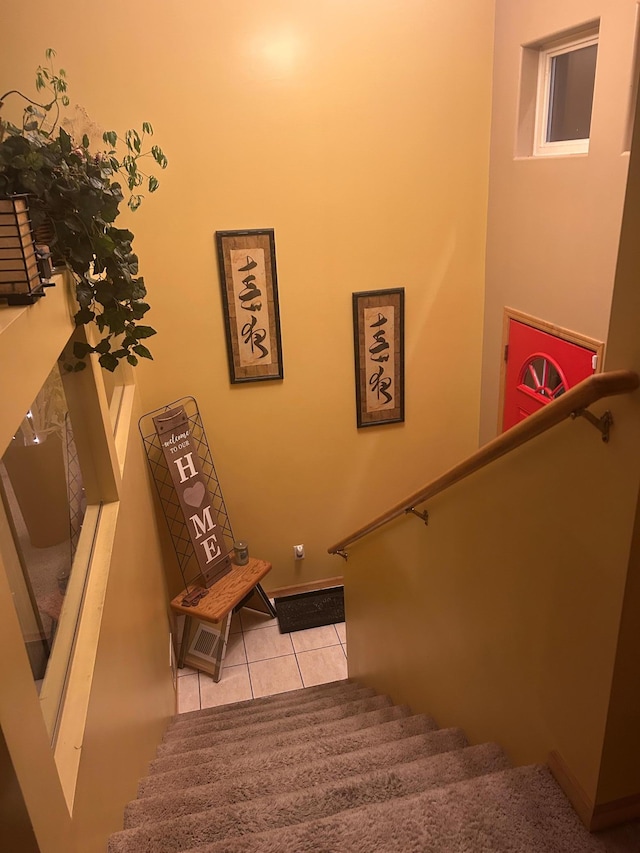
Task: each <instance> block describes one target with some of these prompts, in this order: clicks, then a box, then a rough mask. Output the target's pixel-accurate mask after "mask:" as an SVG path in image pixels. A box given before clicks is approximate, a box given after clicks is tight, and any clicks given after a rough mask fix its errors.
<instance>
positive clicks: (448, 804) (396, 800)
mask: <svg viewBox="0 0 640 853" xmlns="http://www.w3.org/2000/svg"><path fill="white" fill-rule="evenodd" d="M241 851H242V853H333V852H334V851H335V853H352V852H353V853H373V852H374V851H380V853H395V851H398V853H423V851H425V853H426V852H427V851H433V853H485V851H486V853H488V852H489V851H496V853H498V851H499V853H640V823H633V824H628V825H627V826H625V827H621V828H620V829H618V830H615V831H611V832H607V833H601V834H599V835H590V834H589V833H588V832H587V831H586V830H585V829H584V827H583V826H582V824H581V823H580V821H579V820H578V818H577V816H576V815H575V813H574V812H573V810H572V808H571V806H570V805H569V803H568V802H567V800H566V799H565V797H564V795H563V794H562V792H561V791H560V789H559V788H558V786H557V785H556V783H555V781H554V780H553V778H552V777H551V775H550V773H549V771H548V770H547V769H546V768H545V767H541V766H531V767H519V768H511V767H510V766H509V762H508V761H507V759H506V757H505V756H504V754H503V753H502V751H501V749H500V748H499V747H498V746H497V745H496V744H480V745H477V746H469V745H468V743H467V741H466V739H465V737H464V734H463V733H462V732H461V731H460V730H459V729H438V728H437V726H436V725H435V723H434V721H433V720H432V719H431V718H429V717H427V716H425V715H422V714H418V715H412V714H411V712H410V710H409V709H408V708H407V707H405V706H394V705H393V703H392V702H391V701H390V700H389V699H388V698H387V697H385V696H377V695H376V694H375V692H374V691H373V690H370V689H367V688H362V687H360V686H359V685H358V684H356V683H353V682H351V681H342V682H336V683H334V684H327V685H320V686H318V687H312V688H307V689H304V690H296V691H293V692H291V693H282V694H278V695H276V696H270V697H265V698H262V699H256V700H251V701H248V702H238V703H236V704H234V705H226V706H222V707H219V708H210V709H207V710H204V711H195V712H192V713H189V714H182V715H180V716H178V717H176V718H175V719H174V721H173V722H172V723H171V725H170V726H169V728H168V730H167V732H166V734H165V737H164V740H163V743H162V744H161V745H160V747H159V749H158V757H157V758H156V760H155V761H153V762H152V764H151V767H150V770H149V775H148V776H147V777H145V779H143V780H142V781H141V782H140V786H139V790H138V799H137V800H135V801H133V802H131V803H129V805H128V806H127V809H126V813H125V828H124V830H122V831H121V832H117V833H115V834H114V835H113V836H112V837H111V839H110V840H109V848H108V853H241Z"/></svg>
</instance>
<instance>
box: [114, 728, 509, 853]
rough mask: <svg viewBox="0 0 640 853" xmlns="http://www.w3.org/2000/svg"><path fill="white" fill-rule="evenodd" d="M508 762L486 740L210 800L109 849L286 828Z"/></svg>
mask: <svg viewBox="0 0 640 853" xmlns="http://www.w3.org/2000/svg"><path fill="white" fill-rule="evenodd" d="M508 766H509V763H508V761H507V759H506V757H505V755H504V753H503V752H502V750H501V749H500V748H499V747H498V746H497V745H495V744H482V745H480V746H473V747H468V748H466V749H459V750H455V751H453V752H447V753H442V754H439V755H436V756H431V757H427V758H420V759H417V760H415V761H411V762H407V763H404V764H398V765H396V766H394V767H392V768H391V769H385V770H373V771H369V772H365V773H362V774H360V775H357V776H352V777H349V778H348V779H346V780H337V781H336V780H332V781H330V782H325V783H324V784H322V785H314V786H312V787H307V788H304V789H302V790H295V791H293V792H289V793H280V794H276V795H271V796H265V797H261V798H258V799H255V800H252V801H251V802H248V803H238V804H235V805H223V804H219V803H216V802H211V801H210V802H209V804H208V805H209V806H210V808H208V809H207V810H206V811H201V812H196V813H191V814H185V815H183V816H182V817H175V815H174V813H173V812H172V811H171V809H170V810H169V812H168V814H167V815H165V819H159V820H157V821H156V822H154V823H147V824H143V825H142V826H140V827H137V828H136V829H128V830H125V831H123V832H120V833H118V834H116V835H114V836H112V838H111V840H110V843H109V853H175V851H179V850H184V849H186V848H189V847H196V846H197V845H202V844H205V843H209V842H212V841H218V840H222V839H224V838H231V837H234V836H239V835H245V834H248V833H256V832H261V831H265V830H274V829H277V828H284V827H288V826H291V825H293V824H297V823H302V822H305V821H309V820H314V819H318V818H322V817H328V816H329V815H337V814H339V813H341V812H343V811H345V810H347V809H356V808H360V807H362V806H369V805H372V804H374V803H383V802H386V801H387V800H390V799H392V798H394V797H404V796H408V795H410V794H415V793H417V792H421V791H425V790H428V789H429V788H433V787H434V786H439V785H446V784H450V783H452V782H457V781H460V780H462V779H470V778H472V777H475V776H478V775H480V774H483V773H495V772H498V771H501V770H504V769H505V768H506V767H508Z"/></svg>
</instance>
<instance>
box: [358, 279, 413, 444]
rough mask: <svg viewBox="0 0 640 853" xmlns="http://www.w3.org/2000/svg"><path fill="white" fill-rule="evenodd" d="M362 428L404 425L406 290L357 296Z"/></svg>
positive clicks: (391, 290)
mask: <svg viewBox="0 0 640 853" xmlns="http://www.w3.org/2000/svg"><path fill="white" fill-rule="evenodd" d="M353 332H354V346H355V366H356V409H357V424H358V427H365V426H374V425H377V424H387V423H397V422H399V421H404V288H394V289H390V290H369V291H365V292H361V293H354V294H353Z"/></svg>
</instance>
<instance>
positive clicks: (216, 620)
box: [171, 557, 276, 681]
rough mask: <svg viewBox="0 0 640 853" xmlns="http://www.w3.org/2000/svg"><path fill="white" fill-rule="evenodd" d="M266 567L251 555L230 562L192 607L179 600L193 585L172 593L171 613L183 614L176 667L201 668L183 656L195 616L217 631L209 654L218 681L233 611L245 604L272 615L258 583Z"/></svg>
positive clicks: (199, 664)
mask: <svg viewBox="0 0 640 853" xmlns="http://www.w3.org/2000/svg"><path fill="white" fill-rule="evenodd" d="M270 570H271V563H268V562H267V561H266V560H258V559H257V558H255V557H249V562H248V563H247V565H246V566H236V565H234V566H233V567H232V569H231V571H230V572H229V574H227V575H225V576H224V577H223V578H221V580H219V581H217V582H216V583H215V584H214V585H213V586H212V587H210V589H209V591H208V592H207V594H206V595H205V597H204V598H201V599H200V601H199V602H198V603H197V604H196V605H194V606H193V607H185V606H184V605H183V604H182V600H183V599H184V597H185V595H187V594H188V593H190V592H192V591H193V590H194V589H196V587H194V586H189V587H187V589H186V590H185V591H183V592H181V593H180V594H179V595H176V597H175V598H174V599H173V600H172V602H171V609H172V610H173V611H174V612H175V613H179V614H182V615H183V616H184V617H185V620H184V628H183V630H182V642H181V646H180V654H179V656H178V667H179V668H180V669H182V668H183V667H184V665H185V662H186V663H188V664H189V665H190V666H193V667H194V668H196V669H203V668H204V667H203V665H202V662H201V661H198V659H197V658H195V657H194V656H193V655H190V656H189V657H188V658H187V655H188V651H187V649H188V646H189V639H190V634H191V625H192V622H191V620H192V619H198V620H200V621H202V622H208V623H211V624H215V625H216V628H215V631H216V632H217V633H219V639H218V642H217V644H216V648H215V654H214V655H212V657H211V659H212V661H213V672H212V673H211V675H212V677H213V680H214V681H220V678H221V676H222V664H223V661H224V655H225V652H226V650H227V641H228V639H229V628H230V627H231V617H232V616H233V613H234V612H235V611H237V610H240V608H241V607H249V608H251V609H252V610H257V611H259V612H260V613H264V614H266V615H269V616H270V617H271V618H273V617H275V615H276V612H275V610H274V609H273V605H272V604H271V602H270V601H269V598H268V596H267V594H266V593H265V591H264V590H263V589H262V586H261V584H260V581H261V580H262V578H264V576H265V575H266V574H267V573H268V572H269V571H270ZM205 671H208V670H205Z"/></svg>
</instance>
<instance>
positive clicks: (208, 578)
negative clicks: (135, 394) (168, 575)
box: [153, 406, 231, 587]
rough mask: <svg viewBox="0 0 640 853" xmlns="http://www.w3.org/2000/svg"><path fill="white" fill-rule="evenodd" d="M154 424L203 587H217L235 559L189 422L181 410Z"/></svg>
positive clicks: (168, 412) (157, 419)
mask: <svg viewBox="0 0 640 853" xmlns="http://www.w3.org/2000/svg"><path fill="white" fill-rule="evenodd" d="M153 423H154V425H155V428H156V432H157V433H158V438H159V440H160V445H161V447H162V452H163V454H164V458H165V460H166V463H167V466H168V468H169V473H170V475H171V481H172V483H173V486H174V488H175V490H176V494H177V496H178V501H179V503H180V509H181V510H182V513H183V515H184V520H185V524H186V526H187V529H188V531H189V537H190V539H191V544H192V546H193V550H194V553H195V557H196V560H197V561H198V566H199V568H200V573H201V575H202V585H203V586H207V587H210V586H213V584H214V583H215V582H216V581H218V580H220V578H222V577H224V575H226V574H228V572H230V571H231V558H230V556H229V553H228V551H227V546H226V545H225V541H224V537H223V535H222V531H221V529H220V527H219V525H218V519H217V518H216V517H215V512H214V510H213V509H212V506H211V496H210V494H209V491H208V489H207V486H206V478H205V476H204V474H203V473H202V470H201V464H200V459H199V458H198V452H197V449H196V445H195V444H194V442H193V440H192V438H191V429H190V424H189V419H188V417H187V415H186V412H185V410H184V408H183V407H182V406H179V407H178V408H175V409H170V410H169V411H166V412H163V413H162V414H161V415H157V416H156V417H154V418H153Z"/></svg>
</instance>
